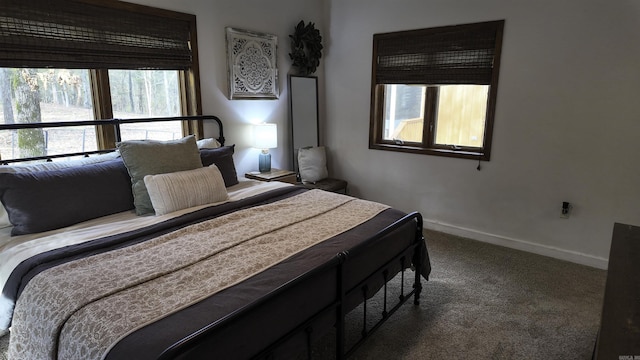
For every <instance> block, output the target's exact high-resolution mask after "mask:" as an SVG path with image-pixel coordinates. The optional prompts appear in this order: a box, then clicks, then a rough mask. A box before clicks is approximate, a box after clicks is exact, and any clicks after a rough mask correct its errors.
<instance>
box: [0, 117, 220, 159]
mask: <svg viewBox="0 0 640 360" xmlns="http://www.w3.org/2000/svg"><path fill="white" fill-rule="evenodd" d="M181 120H186V121H189V120H201V121H205V120H213V121H215V122H216V123H217V124H218V130H219V131H218V134H219V135H218V142H219V143H220V144H221V145H224V141H225V139H224V131H223V126H222V121H221V120H220V118H218V117H217V116H213V115H194V116H176V117H154V118H138V119H105V120H79V121H66V122H65V121H57V122H33V123H15V124H0V131H3V130H22V129H44V128H60V127H75V126H87V125H89V126H108V125H110V126H113V127H114V130H115V135H116V142H119V141H122V132H121V131H120V125H122V124H134V123H146V122H162V121H181ZM114 150H115V149H105V150H96V151H83V152H76V153H66V154H56V155H43V156H34V157H28V158H20V159H10V160H0V163H1V164H3V165H8V164H10V163H17V162H26V161H37V160H46V161H53V159H56V158H65V157H71V156H90V155H95V154H104V153H109V152H112V151H114Z"/></svg>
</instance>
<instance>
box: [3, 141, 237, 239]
mask: <svg viewBox="0 0 640 360" xmlns="http://www.w3.org/2000/svg"><path fill="white" fill-rule="evenodd" d="M198 145H200V146H201V148H200V149H199V148H198ZM233 152H234V146H233V145H232V146H219V144H218V143H217V141H215V140H214V139H207V140H200V142H199V144H198V143H196V140H195V137H193V136H188V137H185V138H182V139H178V140H173V141H153V140H134V141H125V142H122V143H120V144H118V153H119V155H120V157H118V153H112V154H108V155H100V156H95V157H92V158H87V159H83V160H81V161H66V162H58V163H55V162H53V163H45V164H35V165H23V166H20V165H18V166H2V167H0V199H1V200H2V204H3V205H4V209H6V213H7V215H8V216H4V219H3V214H2V212H3V211H5V210H4V209H0V227H4V226H11V225H12V226H13V228H12V230H11V234H12V235H21V234H29V233H36V232H43V231H48V230H53V229H58V228H61V227H65V226H70V225H73V224H76V223H79V222H82V221H86V220H90V219H94V218H97V217H101V216H106V215H110V214H114V213H118V212H122V211H127V210H131V209H135V211H136V214H138V215H144V214H153V213H155V214H156V215H162V214H166V213H169V212H173V211H176V210H180V209H184V208H188V207H192V206H198V205H205V204H209V203H214V202H219V201H224V200H226V199H227V198H228V195H227V191H226V187H228V186H231V185H235V184H237V183H238V178H237V173H236V169H235V165H234V163H233ZM7 219H8V221H7Z"/></svg>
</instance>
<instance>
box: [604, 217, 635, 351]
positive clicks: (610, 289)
mask: <svg viewBox="0 0 640 360" xmlns="http://www.w3.org/2000/svg"><path fill="white" fill-rule="evenodd" d="M594 359H598V360H609V359H611V360H628V359H631V360H640V227H637V226H632V225H625V224H615V225H614V227H613V238H612V241H611V251H610V253H609V269H608V272H607V284H606V287H605V292H604V303H603V308H602V321H601V324H600V332H599V334H598V340H597V342H596V348H595V351H594Z"/></svg>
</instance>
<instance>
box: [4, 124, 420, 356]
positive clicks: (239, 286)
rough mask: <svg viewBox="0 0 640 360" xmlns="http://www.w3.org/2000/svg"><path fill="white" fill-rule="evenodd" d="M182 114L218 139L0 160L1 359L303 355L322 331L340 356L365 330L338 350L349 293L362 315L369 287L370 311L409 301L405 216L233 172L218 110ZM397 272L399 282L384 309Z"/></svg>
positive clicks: (415, 238)
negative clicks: (378, 303) (373, 304)
mask: <svg viewBox="0 0 640 360" xmlns="http://www.w3.org/2000/svg"><path fill="white" fill-rule="evenodd" d="M179 119H189V120H193V119H194V118H193V117H190V118H179ZM195 119H198V120H203V121H208V120H214V121H215V122H216V123H217V124H218V126H219V134H220V136H219V137H218V138H217V139H216V140H215V141H214V139H209V140H208V141H201V142H197V141H196V140H195V139H194V138H193V137H186V138H184V139H178V140H175V141H168V142H153V141H125V142H122V143H120V144H119V147H118V149H117V150H118V151H117V152H109V153H105V154H92V156H90V157H88V158H85V159H81V160H74V161H54V162H53V163H45V164H43V163H39V164H36V165H14V164H10V162H7V165H4V166H3V167H2V168H0V197H1V199H2V203H3V206H4V209H2V211H5V212H6V217H4V218H3V215H4V214H0V222H4V224H5V226H4V227H3V228H2V229H0V285H1V286H2V297H1V298H0V331H2V330H6V329H7V328H8V327H9V326H11V338H10V347H9V355H10V358H15V359H18V358H42V359H55V358H58V359H122V358H135V359H210V358H220V359H232V358H233V359H245V358H290V357H291V356H294V355H296V354H300V353H304V354H306V355H307V356H308V357H310V356H311V351H310V349H311V345H312V343H313V342H314V341H315V339H318V338H319V337H320V336H321V335H322V334H324V333H326V332H327V331H329V330H331V329H332V328H333V329H335V353H336V358H343V357H346V356H348V355H349V354H351V353H352V352H353V351H354V350H355V349H356V348H357V346H359V344H361V342H362V341H364V339H365V338H366V336H367V335H368V334H369V333H370V331H368V330H367V329H364V330H363V331H362V333H363V334H362V339H360V340H359V341H357V342H356V343H355V344H349V345H350V346H349V348H347V346H346V345H345V330H344V329H345V323H344V321H345V316H346V314H347V313H348V312H349V311H350V310H351V309H353V308H355V307H356V306H358V305H359V304H361V303H364V304H365V311H364V317H365V319H364V323H367V321H366V317H367V312H366V301H367V299H369V298H370V297H371V296H373V295H374V294H375V293H376V292H378V291H379V290H380V289H382V290H380V291H383V292H384V295H385V302H384V309H383V312H382V315H381V321H380V323H381V322H384V320H386V319H387V318H388V317H389V316H390V315H391V314H392V313H393V312H394V311H395V310H396V309H397V308H398V307H399V306H401V305H402V303H404V302H406V301H407V300H409V299H410V298H413V301H414V303H416V304H417V303H418V301H419V296H420V292H421V288H422V285H421V277H424V278H428V275H429V272H430V263H429V258H428V253H427V249H426V244H425V242H424V238H423V237H422V219H421V216H420V214H419V213H410V214H406V213H404V212H401V211H398V210H396V209H392V208H390V207H388V206H385V205H383V204H378V203H374V202H370V201H365V200H361V199H356V198H352V197H349V196H346V195H342V194H335V193H330V192H326V191H322V190H309V189H306V188H303V187H300V186H295V185H291V184H285V183H279V182H258V181H254V180H248V179H244V178H242V177H240V176H238V175H237V173H236V170H235V165H234V163H233V152H234V146H233V145H232V146H225V144H224V136H222V134H223V132H222V122H221V121H220V120H219V119H218V118H217V117H214V116H204V117H197V118H195ZM168 120H175V118H172V119H167V118H163V119H142V120H140V119H136V120H117V119H114V120H105V122H109V125H114V126H116V127H117V126H118V125H119V124H121V123H125V122H128V121H133V122H139V121H168ZM77 123H78V124H81V123H83V122H77ZM105 124H106V123H105ZM22 125H24V124H22ZM38 125H39V126H58V125H56V123H43V124H38ZM19 126H20V125H2V126H0V130H15V129H16V128H17V127H19ZM28 126H29V127H31V126H34V125H28ZM60 126H69V123H64V125H60ZM116 133H119V132H118V131H116ZM198 145H201V146H198ZM41 159H42V158H38V160H41ZM408 269H413V270H414V271H413V272H411V270H408ZM407 271H409V272H408V273H407V274H406V275H405V273H406V272H407ZM396 274H400V275H399V276H396ZM397 277H400V278H401V281H404V279H405V278H407V277H411V279H412V282H413V284H412V286H411V287H410V288H409V289H406V290H405V289H404V287H403V289H402V294H401V295H400V297H399V301H398V302H397V303H394V304H391V305H389V307H387V299H386V288H387V286H386V283H387V282H388V281H390V280H391V279H393V278H397ZM378 326H379V324H375V325H374V326H373V327H372V329H375V328H377V327H378ZM351 345H353V346H351Z"/></svg>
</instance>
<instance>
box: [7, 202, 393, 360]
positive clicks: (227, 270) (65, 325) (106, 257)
mask: <svg viewBox="0 0 640 360" xmlns="http://www.w3.org/2000/svg"><path fill="white" fill-rule="evenodd" d="M386 208H387V206H385V205H381V204H377V203H372V202H368V201H364V200H359V199H354V198H351V197H348V196H344V195H338V194H333V193H327V192H324V191H319V190H312V191H308V192H305V193H303V194H300V195H296V196H293V197H290V198H287V199H284V200H280V201H277V202H274V203H271V204H267V205H262V206H258V207H253V208H249V209H245V210H241V211H237V212H234V213H231V214H228V215H225V216H222V217H218V218H215V219H212V220H208V221H205V222H202V223H199V224H195V225H191V226H188V227H185V228H183V229H180V230H177V231H175V232H172V233H169V234H166V235H163V236H160V237H157V238H155V239H153V240H150V241H146V242H144V243H141V244H137V245H133V246H130V247H128V248H124V249H119V250H115V251H111V252H108V253H104V254H100V255H95V256H92V257H88V258H85V259H81V260H76V261H73V262H70V263H66V264H63V265H60V266H57V267H55V268H52V269H49V270H46V271H44V272H42V273H40V274H39V275H37V276H36V277H34V278H33V279H32V280H31V281H30V282H29V284H28V285H27V286H26V288H25V290H24V291H23V293H22V295H21V296H20V298H19V299H18V301H17V303H16V309H15V312H14V319H13V326H12V330H11V343H10V346H9V356H10V359H56V358H58V359H100V358H102V357H103V356H104V355H105V354H106V352H107V351H108V349H109V348H110V347H111V346H112V345H113V344H114V343H116V342H117V341H118V340H119V339H120V338H122V337H124V336H126V335H127V334H129V333H131V332H132V331H135V330H136V329H139V328H140V327H142V326H144V325H146V324H148V323H150V322H153V321H156V320H158V319H160V318H162V317H164V316H166V315H168V314H170V313H173V312H175V311H178V310H180V309H182V308H185V307H187V306H189V305H191V304H193V303H195V302H198V301H200V300H202V299H204V298H206V297H208V296H211V295H212V294H214V293H216V292H218V291H221V290H223V289H225V288H227V287H229V286H232V285H234V284H236V283H238V282H241V281H242V280H244V279H247V278H248V277H250V276H252V275H255V274H256V273H258V272H260V271H263V270H265V269H267V268H269V267H271V266H273V265H275V264H277V263H279V262H281V261H282V260H285V259H287V258H288V257H290V256H292V255H294V254H296V253H298V252H300V251H302V250H304V249H306V248H309V247H311V246H313V245H315V244H317V243H319V242H321V241H323V240H326V239H328V238H330V237H332V236H335V235H338V234H340V233H342V232H344V231H347V230H349V229H350V228H353V227H355V226H357V225H359V224H361V223H363V222H365V221H367V220H369V219H371V218H373V217H374V216H375V215H377V214H378V213H379V212H381V211H382V210H384V209H386ZM302 234H303V235H302Z"/></svg>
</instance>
